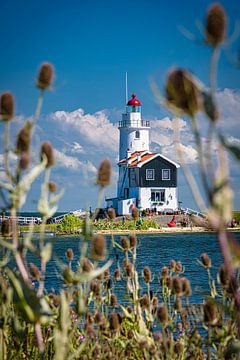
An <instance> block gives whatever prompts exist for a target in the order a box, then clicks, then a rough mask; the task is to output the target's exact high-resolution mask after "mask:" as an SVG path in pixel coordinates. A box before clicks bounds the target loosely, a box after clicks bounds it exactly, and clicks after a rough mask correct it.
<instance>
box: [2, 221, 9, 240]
mask: <svg viewBox="0 0 240 360" xmlns="http://www.w3.org/2000/svg"><path fill="white" fill-rule="evenodd" d="M1 234H2V236H8V235H9V234H10V221H9V219H3V220H2V224H1Z"/></svg>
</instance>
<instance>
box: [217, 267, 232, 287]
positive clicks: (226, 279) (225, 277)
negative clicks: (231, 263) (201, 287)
mask: <svg viewBox="0 0 240 360" xmlns="http://www.w3.org/2000/svg"><path fill="white" fill-rule="evenodd" d="M219 279H220V282H221V284H222V286H224V287H225V286H228V285H229V283H230V275H229V272H228V270H227V267H226V265H225V264H222V265H221V267H220V270H219Z"/></svg>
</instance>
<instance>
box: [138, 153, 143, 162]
mask: <svg viewBox="0 0 240 360" xmlns="http://www.w3.org/2000/svg"><path fill="white" fill-rule="evenodd" d="M141 159H142V155H141V154H138V156H137V162H140V161H141Z"/></svg>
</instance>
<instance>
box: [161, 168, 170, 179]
mask: <svg viewBox="0 0 240 360" xmlns="http://www.w3.org/2000/svg"><path fill="white" fill-rule="evenodd" d="M165 171H167V172H168V178H166V177H164V176H163V174H164V172H165ZM162 180H163V181H165V180H171V170H170V169H162Z"/></svg>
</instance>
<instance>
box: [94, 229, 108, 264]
mask: <svg viewBox="0 0 240 360" xmlns="http://www.w3.org/2000/svg"><path fill="white" fill-rule="evenodd" d="M91 255H92V258H93V260H104V259H105V255H106V240H105V237H104V236H103V235H94V236H93V238H92V241H91Z"/></svg>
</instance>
